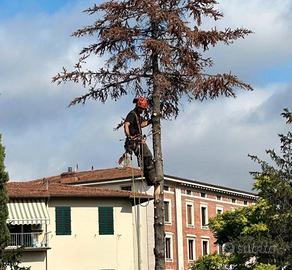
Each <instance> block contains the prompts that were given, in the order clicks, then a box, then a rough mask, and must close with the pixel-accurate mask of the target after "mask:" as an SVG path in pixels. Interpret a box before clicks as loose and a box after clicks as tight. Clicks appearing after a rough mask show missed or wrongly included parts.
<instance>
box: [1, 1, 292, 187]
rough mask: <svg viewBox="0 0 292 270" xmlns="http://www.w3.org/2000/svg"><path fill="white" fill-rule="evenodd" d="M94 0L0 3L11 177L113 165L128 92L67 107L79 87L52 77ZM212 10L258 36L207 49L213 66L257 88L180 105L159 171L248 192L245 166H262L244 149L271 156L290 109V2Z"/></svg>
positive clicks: (72, 54) (74, 45)
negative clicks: (283, 115)
mask: <svg viewBox="0 0 292 270" xmlns="http://www.w3.org/2000/svg"><path fill="white" fill-rule="evenodd" d="M93 3H95V1H93V0H91V1H89V0H74V1H73V0H62V1H59V0H0V4H1V9H0V44H1V45H0V59H1V61H0V93H1V94H0V132H1V133H2V142H3V144H4V145H5V147H6V160H5V165H6V168H7V171H8V172H9V175H10V179H12V180H17V181H26V180H31V179H36V178H40V177H48V176H52V175H57V174H60V173H62V172H64V171H66V170H67V167H75V166H76V165H77V164H78V168H79V170H90V169H91V167H92V166H93V167H94V168H95V169H99V168H110V167H117V166H118V164H117V160H118V157H119V156H120V155H121V154H122V153H123V141H121V139H123V138H124V135H123V132H122V130H119V131H113V128H114V127H115V126H116V124H117V123H119V122H120V121H121V118H122V117H125V115H126V114H127V112H128V111H129V110H131V109H132V106H133V104H132V103H131V98H132V97H126V98H123V99H121V100H120V101H118V102H116V103H115V102H112V101H110V102H108V103H106V104H100V103H98V102H88V103H87V104H86V105H85V106H82V105H78V106H74V107H70V108H68V104H69V102H70V101H71V100H72V99H73V98H74V97H76V96H78V95H80V94H81V93H84V89H83V88H82V87H81V86H80V85H76V84H73V83H68V84H65V85H60V86H57V85H56V84H53V83H52V77H53V76H54V75H56V74H57V73H58V72H60V71H62V67H63V66H64V67H67V68H69V69H70V68H71V67H73V65H74V64H75V63H76V61H77V59H78V53H79V51H80V49H81V48H82V47H83V46H85V45H86V44H87V42H86V38H85V39H76V38H73V37H72V36H71V33H72V32H73V31H75V30H76V29H78V28H80V27H82V26H85V25H88V24H90V23H92V22H93V21H94V17H92V16H91V17H90V16H88V15H86V14H84V13H82V10H84V9H85V8H87V7H88V6H91V5H92V4H93ZM218 8H219V9H220V10H221V11H223V13H224V15H225V17H224V19H223V20H221V21H220V22H217V23H216V26H217V27H218V29H223V28H226V27H232V28H235V27H246V28H249V29H251V30H252V31H253V32H254V33H253V34H252V35H249V36H248V37H247V38H245V39H243V40H238V41H236V42H235V43H234V44H233V45H231V46H223V45H219V46H217V47H216V48H211V49H210V51H209V52H208V54H209V55H210V56H212V57H214V62H215V65H214V68H213V72H214V73H217V72H229V71H230V70H232V72H233V73H234V74H236V75H237V76H238V77H239V78H240V79H241V80H243V81H245V82H248V83H250V84H251V85H252V86H253V88H254V91H252V92H242V91H238V92H237V98H236V99H227V98H219V99H217V100H215V101H205V102H194V103H184V104H183V108H182V111H181V114H180V115H179V117H178V118H177V119H176V120H173V121H163V124H162V130H163V131H162V140H163V153H164V169H165V173H166V174H170V175H175V176H179V177H185V178H191V179H195V180H198V181H203V182H207V183H212V184H217V185H223V186H228V187H232V188H237V189H242V190H246V191H250V190H251V189H252V185H253V179H252V177H251V176H250V174H249V172H250V171H254V170H258V169H259V168H258V166H257V165H256V164H254V163H253V162H252V161H251V160H250V159H249V157H248V154H255V155H258V156H259V157H261V158H263V159H268V157H267V156H266V154H265V149H268V148H274V149H276V150H277V151H278V150H279V139H278V136H277V134H279V133H285V132H287V129H288V127H287V126H286V125H285V124H284V121H283V119H282V118H281V116H280V114H281V112H282V110H283V108H286V107H288V108H290V109H292V76H291V73H292V50H291V48H292V1H291V0H224V1H223V0H220V1H219V6H218ZM212 26H214V25H212V24H210V25H209V22H208V23H207V25H206V27H212ZM87 41H88V40H87ZM94 64H95V65H96V66H97V67H99V66H100V65H101V61H99V60H98V59H96V63H94ZM146 132H147V131H146ZM148 143H149V145H151V139H148Z"/></svg>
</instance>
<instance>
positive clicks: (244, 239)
mask: <svg viewBox="0 0 292 270" xmlns="http://www.w3.org/2000/svg"><path fill="white" fill-rule="evenodd" d="M282 115H283V116H284V117H285V118H286V119H287V124H291V123H292V121H291V119H292V115H291V112H290V111H289V110H288V109H285V110H284V112H283V113H282ZM279 137H280V142H281V154H277V153H276V152H275V151H274V150H267V151H266V152H267V154H268V155H269V156H270V158H271V160H272V161H273V165H270V164H269V163H268V162H266V161H263V160H261V159H259V158H258V157H257V156H250V157H251V158H252V159H253V160H254V161H256V162H257V163H259V165H260V166H261V171H260V172H252V175H253V177H254V179H255V184H254V189H255V190H257V191H258V200H257V202H256V203H255V205H251V206H249V207H245V208H241V209H237V210H235V211H234V212H225V213H224V214H222V215H220V216H218V217H215V218H214V219H212V220H211V221H210V228H211V229H212V230H213V232H214V234H215V236H216V238H217V242H218V243H219V244H221V245H222V244H225V250H226V252H227V253H230V254H232V256H231V257H230V262H229V263H230V264H232V265H235V269H246V268H249V267H257V268H256V269H273V267H274V268H275V267H277V269H281V268H284V267H285V269H292V226H291V224H292V133H291V132H290V131H289V132H288V133H287V134H286V135H283V134H280V135H279ZM248 262H250V264H249V265H248ZM261 263H262V264H263V265H264V266H263V265H262V266H261V265H260V264H261ZM269 264H271V265H270V266H269ZM262 267H266V268H262Z"/></svg>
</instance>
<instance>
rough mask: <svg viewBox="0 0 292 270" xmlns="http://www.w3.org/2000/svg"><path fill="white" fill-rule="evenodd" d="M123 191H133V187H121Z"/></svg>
mask: <svg viewBox="0 0 292 270" xmlns="http://www.w3.org/2000/svg"><path fill="white" fill-rule="evenodd" d="M121 190H125V191H132V187H131V186H123V187H121Z"/></svg>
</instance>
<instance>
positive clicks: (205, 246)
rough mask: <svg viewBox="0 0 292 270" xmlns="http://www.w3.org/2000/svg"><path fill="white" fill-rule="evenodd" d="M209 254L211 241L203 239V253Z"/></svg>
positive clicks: (204, 254)
mask: <svg viewBox="0 0 292 270" xmlns="http://www.w3.org/2000/svg"><path fill="white" fill-rule="evenodd" d="M208 254H209V241H208V240H203V241H202V255H203V256H206V255H208Z"/></svg>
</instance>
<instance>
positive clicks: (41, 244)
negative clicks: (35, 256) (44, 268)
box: [10, 232, 48, 248]
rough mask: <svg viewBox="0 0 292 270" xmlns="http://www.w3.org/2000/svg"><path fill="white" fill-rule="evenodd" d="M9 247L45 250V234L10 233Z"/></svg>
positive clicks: (46, 239) (46, 243)
mask: <svg viewBox="0 0 292 270" xmlns="http://www.w3.org/2000/svg"><path fill="white" fill-rule="evenodd" d="M10 235H11V238H10V246H14V247H24V248H47V247H48V237H47V234H41V233H36V232H31V233H11V234H10Z"/></svg>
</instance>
